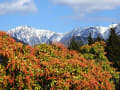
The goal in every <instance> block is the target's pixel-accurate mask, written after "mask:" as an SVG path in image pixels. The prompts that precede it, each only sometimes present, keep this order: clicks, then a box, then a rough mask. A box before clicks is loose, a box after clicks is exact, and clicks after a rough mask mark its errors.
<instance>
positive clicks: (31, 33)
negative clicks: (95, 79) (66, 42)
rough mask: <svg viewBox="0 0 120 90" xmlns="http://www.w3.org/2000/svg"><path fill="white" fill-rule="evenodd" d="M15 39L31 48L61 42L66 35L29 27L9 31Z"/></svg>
mask: <svg viewBox="0 0 120 90" xmlns="http://www.w3.org/2000/svg"><path fill="white" fill-rule="evenodd" d="M8 34H10V35H11V36H12V37H13V38H16V39H17V40H20V41H22V42H24V43H26V44H29V45H31V46H33V45H36V44H40V43H49V41H55V42H59V41H60V40H61V38H63V36H64V34H61V33H55V32H52V31H49V30H41V29H34V28H31V27H29V26H26V25H24V26H19V27H16V28H14V29H11V30H9V31H8Z"/></svg>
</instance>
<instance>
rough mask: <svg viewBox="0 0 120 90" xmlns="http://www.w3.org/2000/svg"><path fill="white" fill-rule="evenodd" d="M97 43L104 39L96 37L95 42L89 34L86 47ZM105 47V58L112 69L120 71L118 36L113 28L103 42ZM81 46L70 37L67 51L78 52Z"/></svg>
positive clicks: (119, 43)
mask: <svg viewBox="0 0 120 90" xmlns="http://www.w3.org/2000/svg"><path fill="white" fill-rule="evenodd" d="M99 41H105V40H104V39H101V37H100V36H98V37H97V38H96V39H95V40H94V39H93V38H92V36H91V33H89V37H88V45H91V44H94V43H95V42H99ZM105 42H106V47H105V52H106V53H107V54H106V56H107V58H108V59H109V61H111V62H112V63H113V67H115V68H117V70H118V71H120V36H118V35H117V34H116V32H115V28H111V31H110V36H109V38H108V39H107V40H106V41H105ZM82 45H83V43H82V42H80V41H78V40H76V39H75V37H72V39H71V41H70V43H69V45H68V49H73V50H77V51H80V47H81V46H82Z"/></svg>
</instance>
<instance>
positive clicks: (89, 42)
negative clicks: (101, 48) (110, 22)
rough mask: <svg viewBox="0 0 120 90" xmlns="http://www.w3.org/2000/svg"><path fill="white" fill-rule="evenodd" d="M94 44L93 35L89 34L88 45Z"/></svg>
mask: <svg viewBox="0 0 120 90" xmlns="http://www.w3.org/2000/svg"><path fill="white" fill-rule="evenodd" d="M93 43H94V40H93V39H92V36H91V33H89V37H88V45H91V44H93Z"/></svg>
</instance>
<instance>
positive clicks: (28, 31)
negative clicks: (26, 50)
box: [7, 24, 120, 46]
mask: <svg viewBox="0 0 120 90" xmlns="http://www.w3.org/2000/svg"><path fill="white" fill-rule="evenodd" d="M111 27H115V28H116V32H117V33H119V35H120V24H111V25H109V26H108V27H102V26H90V27H81V28H74V29H73V30H72V31H70V32H67V33H57V32H53V31H50V30H44V29H35V28H31V27H30V26H27V25H23V26H18V27H16V28H13V29H11V30H8V32H7V33H8V34H9V35H11V36H12V37H13V38H16V39H18V40H20V41H22V42H24V43H27V44H29V45H31V46H34V45H36V44H41V43H49V42H60V43H63V44H64V43H65V42H66V41H68V42H69V41H70V39H71V38H72V37H73V36H80V37H81V38H82V39H83V42H84V38H87V37H88V36H89V33H91V36H92V38H97V37H98V36H100V37H101V38H103V39H105V40H106V39H107V38H108V37H109V32H110V28H111ZM68 42H67V43H68ZM84 43H87V41H86V40H85V42H84Z"/></svg>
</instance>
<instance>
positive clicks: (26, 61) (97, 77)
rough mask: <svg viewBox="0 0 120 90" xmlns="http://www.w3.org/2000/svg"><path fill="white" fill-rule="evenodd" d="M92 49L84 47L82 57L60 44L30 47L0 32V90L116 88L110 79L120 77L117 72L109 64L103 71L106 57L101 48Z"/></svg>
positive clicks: (88, 89)
mask: <svg viewBox="0 0 120 90" xmlns="http://www.w3.org/2000/svg"><path fill="white" fill-rule="evenodd" d="M98 44H99V43H98ZM98 44H95V45H92V46H91V47H94V46H96V45H98ZM89 47H90V46H87V47H86V46H84V47H82V49H81V51H82V52H85V53H83V54H80V53H78V52H76V51H73V50H68V49H66V48H64V47H63V46H62V45H61V44H53V45H47V44H41V45H37V46H35V47H31V46H29V45H23V44H21V43H16V42H15V40H14V39H12V38H11V37H10V36H8V35H7V34H6V33H5V32H0V89H3V90H8V89H12V90H23V89H26V90H45V89H46V90H49V89H51V90H82V89H85V90H113V89H115V83H114V82H111V79H112V78H113V76H114V74H113V73H115V74H117V72H115V71H114V70H113V69H111V68H107V65H106V66H104V67H105V69H104V67H103V64H101V63H104V62H102V61H104V60H103V59H105V60H106V58H105V57H104V54H102V55H103V56H101V53H100V52H99V51H97V50H98V46H96V47H95V48H96V49H95V48H93V49H92V48H91V52H92V53H91V52H90V50H89V49H90V48H89ZM101 47H102V46H100V50H101V49H102V48H101ZM85 48H87V49H88V50H87V49H85ZM94 49H95V51H94ZM101 51H102V50H101ZM87 53H88V55H87ZM90 53H91V54H90ZM99 53H100V55H98V54H99ZM102 53H104V52H102ZM90 55H91V56H90ZM97 56H98V57H97ZM91 59H98V60H97V61H99V60H101V62H100V64H98V63H96V62H97V61H95V60H91ZM105 63H106V62H105ZM107 64H108V65H109V62H108V61H107ZM108 67H109V66H108ZM106 68H107V69H106ZM108 69H110V70H111V71H109V70H108Z"/></svg>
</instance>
